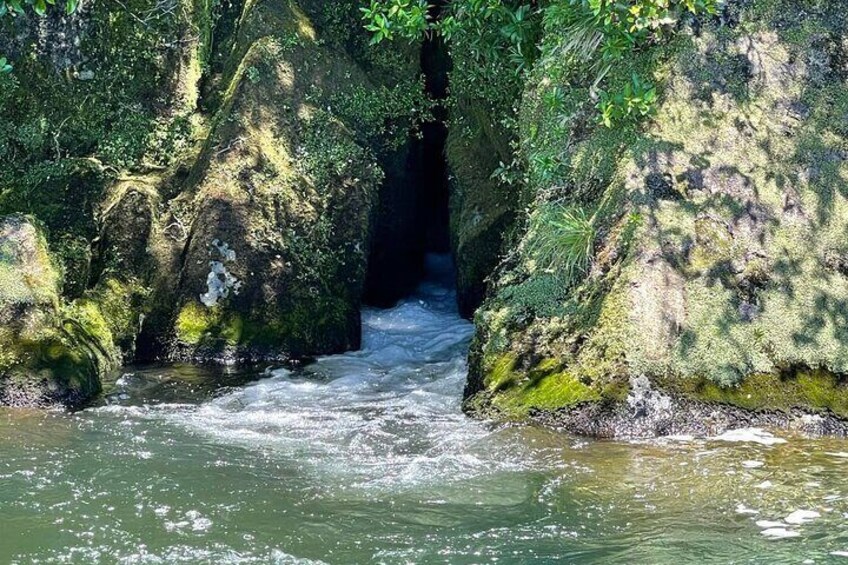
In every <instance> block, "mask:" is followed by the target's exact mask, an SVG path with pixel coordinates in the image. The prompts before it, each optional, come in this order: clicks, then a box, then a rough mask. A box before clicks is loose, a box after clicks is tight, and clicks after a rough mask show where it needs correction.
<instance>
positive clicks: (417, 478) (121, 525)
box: [0, 285, 848, 563]
mask: <svg viewBox="0 0 848 565" xmlns="http://www.w3.org/2000/svg"><path fill="white" fill-rule="evenodd" d="M453 301H454V296H453V295H452V293H451V292H449V291H447V290H446V289H445V288H444V287H439V286H437V285H425V286H424V287H423V288H422V290H421V292H420V294H419V296H417V297H415V298H414V299H411V300H407V301H404V302H401V303H400V304H398V305H397V306H396V307H395V308H393V309H389V310H384V311H379V310H368V311H366V312H365V313H364V316H363V332H364V333H363V349H362V350H361V351H357V352H351V353H347V354H344V355H335V356H330V357H325V358H322V359H320V360H318V361H317V362H316V363H314V364H312V365H310V366H308V367H305V368H302V369H299V370H297V371H288V370H276V371H273V372H271V373H268V374H267V375H266V378H263V379H262V380H260V381H258V382H255V383H253V384H250V385H248V386H239V387H237V388H232V389H228V390H227V391H226V392H223V393H221V394H220V396H218V397H216V398H212V399H206V400H197V399H196V398H195V397H187V398H188V399H189V400H194V401H193V402H185V400H186V398H179V397H175V395H173V394H170V395H168V396H167V397H166V399H165V401H163V402H162V403H159V404H156V403H148V404H145V405H138V406H130V405H125V404H126V403H123V404H122V403H121V402H118V403H117V404H115V405H110V406H105V407H102V408H98V409H93V410H88V411H85V412H83V413H80V414H75V415H66V414H49V415H44V414H43V413H39V414H29V415H23V414H17V415H6V413H3V412H0V482H2V487H3V488H2V489H0V509H5V510H4V511H3V512H0V532H2V539H0V561H2V562H7V561H13V562H14V561H18V562H21V563H29V562H35V561H40V562H43V563H67V562H97V561H109V562H113V561H117V562H123V563H181V562H183V563H208V562H215V563H323V562H327V563H364V562H387V563H397V562H422V563H425V562H426V563H431V562H446V563H481V562H494V561H495V560H496V559H497V560H498V562H499V563H528V562H534V563H535V562H539V563H556V562H580V563H610V562H620V563H631V562H645V563H684V562H694V561H697V560H698V559H699V558H703V556H705V555H708V556H710V557H711V558H713V559H714V560H715V561H716V562H732V561H736V562H741V561H758V560H762V558H763V556H765V555H767V556H768V558H769V560H770V561H771V562H801V561H803V560H805V559H806V560H811V561H813V562H823V561H825V560H827V559H834V558H836V557H841V556H845V555H848V554H846V548H848V534H846V530H845V526H844V524H843V522H844V519H845V516H848V486H846V483H845V481H844V464H845V461H846V459H848V455H846V453H848V442H845V441H842V440H820V441H809V440H804V439H802V438H794V437H793V438H789V439H784V438H781V437H776V436H775V435H773V434H771V433H769V432H767V431H765V430H759V429H748V430H736V431H734V432H729V433H727V434H722V436H719V437H717V438H709V439H693V438H691V437H680V438H674V439H672V440H663V441H648V442H610V441H589V440H585V439H579V440H578V439H575V438H571V437H568V436H564V435H562V434H558V433H555V432H553V431H550V430H543V429H538V428H522V427H491V426H487V425H484V424H481V423H479V422H475V421H472V420H469V419H467V418H465V417H464V416H463V414H462V412H461V410H460V403H459V399H460V396H461V391H462V387H463V385H464V382H465V378H466V370H467V367H466V364H465V353H466V350H467V347H468V342H469V339H470V336H471V332H472V327H471V325H470V324H469V323H468V322H467V321H465V320H462V319H460V318H459V317H458V316H457V315H456V312H455V306H454V304H453ZM183 370H184V369H183ZM175 372H176V370H175ZM150 382H151V378H137V377H131V376H129V375H128V376H126V377H125V378H122V380H121V382H120V383H119V384H118V386H119V387H123V388H122V390H123V391H124V393H126V394H128V395H130V396H132V395H133V389H132V387H133V386H135V385H136V384H139V386H144V387H146V388H145V393H147V392H149V391H150V390H152V388H151V386H150ZM145 398H146V397H145ZM118 400H120V398H119V399H118ZM793 537H794V538H800V539H796V540H792V539H790V538H793ZM802 552H803V553H802Z"/></svg>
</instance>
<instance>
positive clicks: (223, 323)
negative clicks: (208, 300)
mask: <svg viewBox="0 0 848 565" xmlns="http://www.w3.org/2000/svg"><path fill="white" fill-rule="evenodd" d="M176 331H177V339H179V340H180V341H181V342H182V343H184V344H187V345H194V346H197V345H215V344H221V345H228V346H235V345H238V344H240V343H242V335H243V332H244V321H243V320H242V318H241V316H240V315H239V314H237V313H234V312H228V311H226V310H225V309H224V308H223V307H222V306H213V307H211V308H207V307H206V306H204V305H202V304H200V303H199V302H189V303H188V304H186V305H185V306H183V307H182V309H180V313H179V315H178V316H177V322H176Z"/></svg>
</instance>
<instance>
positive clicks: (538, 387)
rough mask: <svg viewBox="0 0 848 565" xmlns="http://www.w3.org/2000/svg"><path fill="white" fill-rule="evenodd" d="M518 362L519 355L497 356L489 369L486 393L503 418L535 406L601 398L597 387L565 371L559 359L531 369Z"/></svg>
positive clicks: (555, 406)
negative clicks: (521, 366)
mask: <svg viewBox="0 0 848 565" xmlns="http://www.w3.org/2000/svg"><path fill="white" fill-rule="evenodd" d="M517 364H518V359H517V358H516V357H514V356H512V355H509V354H505V355H501V356H499V357H497V358H495V359H494V361H492V362H491V366H490V368H489V369H488V371H487V376H486V379H485V385H486V393H485V394H486V395H487V396H490V397H491V398H492V406H493V407H494V408H496V409H497V410H498V412H499V414H500V417H507V418H521V417H524V416H526V415H527V414H528V413H529V412H530V411H531V410H534V409H537V410H557V409H560V408H564V407H568V406H572V405H575V404H579V403H582V402H596V401H600V400H601V394H600V393H599V392H598V391H597V390H595V389H594V388H593V387H591V386H590V385H587V384H586V383H584V382H582V381H581V380H580V379H578V378H577V377H575V376H574V375H572V374H570V373H569V372H567V371H563V370H562V365H561V363H560V361H558V360H556V359H543V360H542V361H540V362H538V363H537V364H536V365H534V366H533V367H532V368H531V369H529V370H527V371H521V370H518V369H517Z"/></svg>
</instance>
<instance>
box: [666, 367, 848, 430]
mask: <svg viewBox="0 0 848 565" xmlns="http://www.w3.org/2000/svg"><path fill="white" fill-rule="evenodd" d="M665 386H667V387H668V388H669V389H670V390H678V391H681V392H683V393H684V394H686V395H688V396H689V397H691V398H694V399H697V400H701V401H704V402H710V403H716V404H729V405H733V406H739V407H741V408H745V409H747V410H783V411H788V410H791V409H793V408H800V409H805V410H814V411H823V410H826V411H830V412H832V413H833V414H835V415H837V416H840V417H843V418H848V384H846V383H845V381H844V379H840V378H838V377H836V376H835V375H833V374H832V373H829V372H827V371H821V370H819V371H801V372H798V373H794V374H791V375H777V374H753V375H749V376H748V377H746V379H745V380H744V381H743V382H742V383H740V384H739V385H738V386H733V387H722V386H719V385H717V384H715V383H714V382H712V381H709V380H707V379H701V380H692V381H684V382H669V383H667V384H666V385H665Z"/></svg>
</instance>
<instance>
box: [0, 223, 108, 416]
mask: <svg viewBox="0 0 848 565" xmlns="http://www.w3.org/2000/svg"><path fill="white" fill-rule="evenodd" d="M60 282H61V278H60V276H59V274H58V272H57V271H56V269H55V267H54V265H53V263H52V261H51V259H50V255H49V252H48V250H47V244H46V241H45V239H44V236H43V235H42V234H41V233H40V231H39V228H38V227H37V226H36V224H35V223H34V222H33V221H31V220H30V219H28V218H25V217H22V216H8V217H5V218H3V219H0V404H3V405H11V406H44V405H51V404H57V403H60V404H78V403H80V402H84V401H85V400H87V399H89V398H91V397H92V396H93V395H94V394H96V393H97V392H98V391H99V390H100V380H99V379H100V376H101V375H102V374H103V373H104V372H105V371H106V370H108V369H109V368H111V365H110V363H111V362H112V361H113V358H112V357H111V351H110V350H109V346H108V344H107V343H105V342H104V340H106V341H108V339H109V338H108V336H103V335H100V334H99V333H98V330H100V329H102V328H100V327H99V326H98V319H96V318H94V317H91V316H89V315H88V312H87V311H85V310H78V311H71V310H66V309H65V308H64V307H63V306H62V302H61V298H60V295H59V285H60Z"/></svg>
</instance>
